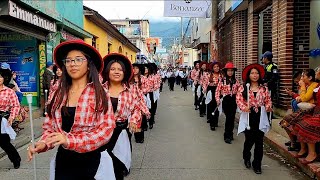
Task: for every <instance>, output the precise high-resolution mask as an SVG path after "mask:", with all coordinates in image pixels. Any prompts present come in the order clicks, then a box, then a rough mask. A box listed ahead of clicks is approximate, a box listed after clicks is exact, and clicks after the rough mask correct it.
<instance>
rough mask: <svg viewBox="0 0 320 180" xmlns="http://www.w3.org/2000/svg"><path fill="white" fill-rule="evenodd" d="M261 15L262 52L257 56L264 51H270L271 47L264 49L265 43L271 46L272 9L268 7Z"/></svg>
mask: <svg viewBox="0 0 320 180" xmlns="http://www.w3.org/2000/svg"><path fill="white" fill-rule="evenodd" d="M262 14H263V24H262V26H263V28H262V29H263V32H262V33H263V37H262V38H263V47H262V52H259V55H260V54H263V53H264V52H265V51H272V47H266V45H267V43H270V45H271V44H272V7H268V8H267V9H265V10H264V12H263V13H262ZM268 48H269V49H268ZM259 58H260V57H259Z"/></svg>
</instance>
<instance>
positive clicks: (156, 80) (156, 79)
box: [153, 73, 162, 90]
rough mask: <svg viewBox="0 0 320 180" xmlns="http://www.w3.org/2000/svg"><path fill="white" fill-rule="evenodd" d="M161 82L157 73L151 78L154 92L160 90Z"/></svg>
mask: <svg viewBox="0 0 320 180" xmlns="http://www.w3.org/2000/svg"><path fill="white" fill-rule="evenodd" d="M161 82H162V79H161V75H160V74H159V73H157V74H156V75H154V76H153V83H154V85H153V86H154V90H157V89H159V88H160V85H161Z"/></svg>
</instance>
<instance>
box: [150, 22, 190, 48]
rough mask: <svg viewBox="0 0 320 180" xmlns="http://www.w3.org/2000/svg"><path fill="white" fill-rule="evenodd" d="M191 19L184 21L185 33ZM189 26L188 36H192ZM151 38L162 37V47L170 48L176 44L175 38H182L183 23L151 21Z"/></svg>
mask: <svg viewBox="0 0 320 180" xmlns="http://www.w3.org/2000/svg"><path fill="white" fill-rule="evenodd" d="M188 22H189V19H187V18H186V19H184V20H183V26H184V27H183V31H184V32H185V30H186V27H187V25H188ZM190 28H191V25H190V26H189V29H188V32H187V34H190ZM150 36H151V37H161V38H162V46H163V47H166V48H169V47H170V46H171V45H172V44H173V43H174V38H179V39H180V37H181V22H180V21H165V22H164V21H150Z"/></svg>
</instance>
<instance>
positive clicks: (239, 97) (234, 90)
mask: <svg viewBox="0 0 320 180" xmlns="http://www.w3.org/2000/svg"><path fill="white" fill-rule="evenodd" d="M221 68H222V67H221V64H220V63H219V62H217V61H214V62H211V63H207V62H205V61H202V62H201V61H195V62H194V69H193V70H192V71H191V73H190V77H191V79H192V81H193V88H192V89H193V92H194V106H195V110H199V113H200V117H204V116H205V115H206V118H207V123H209V124H210V129H211V130H212V131H215V130H216V128H217V127H218V122H219V115H220V114H221V113H222V112H223V113H224V114H225V116H226V121H225V130H224V141H225V142H226V143H228V144H231V143H232V141H233V140H234V137H233V129H234V123H235V115H236V112H237V109H238V110H239V111H241V112H242V113H241V116H240V120H239V128H238V134H240V133H242V132H243V133H244V135H245V142H244V148H243V159H244V164H245V166H246V167H247V168H251V165H252V167H253V170H254V172H255V173H256V174H261V172H262V171H261V161H262V157H263V137H264V134H265V133H266V132H268V131H269V129H270V122H269V117H270V118H271V116H269V117H268V115H267V114H271V113H268V112H272V101H271V96H270V93H269V90H268V87H266V86H265V85H264V83H263V78H264V76H265V70H264V67H263V66H261V65H260V64H251V65H248V66H247V67H245V68H244V69H243V71H242V80H243V84H242V85H241V84H240V82H239V81H238V80H237V79H236V77H235V71H237V68H236V67H235V66H234V65H233V63H231V62H229V63H227V64H226V65H225V67H224V68H223V69H222V70H221ZM253 145H255V149H254V160H253V161H252V163H251V152H250V151H251V149H252V147H253Z"/></svg>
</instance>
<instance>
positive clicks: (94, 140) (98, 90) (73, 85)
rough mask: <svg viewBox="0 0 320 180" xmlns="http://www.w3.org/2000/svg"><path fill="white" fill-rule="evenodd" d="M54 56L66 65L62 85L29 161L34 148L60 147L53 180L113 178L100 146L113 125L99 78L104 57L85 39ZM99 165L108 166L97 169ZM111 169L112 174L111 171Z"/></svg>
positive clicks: (52, 95)
mask: <svg viewBox="0 0 320 180" xmlns="http://www.w3.org/2000/svg"><path fill="white" fill-rule="evenodd" d="M53 57H54V60H55V64H57V65H58V67H59V68H60V69H61V70H62V77H61V84H60V85H59V88H57V89H56V91H55V92H51V93H50V95H49V103H48V114H47V116H46V118H45V121H44V123H43V126H42V127H43V134H42V136H41V139H40V140H39V141H38V142H36V143H35V148H33V146H31V145H30V146H29V148H28V156H29V160H31V159H32V157H33V154H34V153H40V152H46V151H48V150H50V149H52V148H54V147H58V151H57V154H56V156H55V158H53V160H52V162H51V164H50V179H55V180H65V179H68V180H69V179H70V180H76V179H92V180H93V179H104V180H109V179H114V174H113V172H112V171H110V170H112V160H111V158H110V156H109V155H108V153H107V152H102V153H101V151H100V150H99V148H100V147H101V146H103V145H105V144H106V143H108V142H109V140H110V138H111V135H112V133H113V129H114V121H113V119H112V117H111V116H110V113H111V112H110V111H108V108H109V106H110V104H109V102H110V100H109V98H108V96H107V94H106V91H105V89H104V88H103V87H102V85H101V83H100V82H99V72H101V71H102V68H103V61H102V58H101V56H100V54H99V52H98V51H97V50H96V49H95V48H94V47H92V46H90V45H88V44H86V43H85V42H83V41H81V40H73V41H66V42H63V43H61V44H59V45H58V46H57V47H56V48H55V50H54V56H53ZM106 97H107V98H106ZM88 132H89V133H88ZM100 159H101V160H100ZM103 164H104V165H103ZM101 165H102V166H104V167H108V168H107V169H106V168H99V167H100V166H101ZM110 165H111V166H110ZM108 172H111V173H112V174H109V176H107V175H106V174H107V173H108ZM101 176H102V177H103V178H101ZM99 177H100V178H99Z"/></svg>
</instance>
